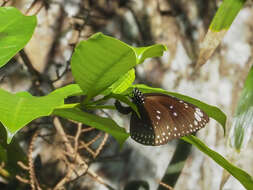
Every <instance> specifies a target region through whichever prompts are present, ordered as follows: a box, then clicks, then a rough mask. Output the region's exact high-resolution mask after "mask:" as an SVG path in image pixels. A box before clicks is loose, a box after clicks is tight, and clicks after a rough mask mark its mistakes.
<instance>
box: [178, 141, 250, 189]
mask: <svg viewBox="0 0 253 190" xmlns="http://www.w3.org/2000/svg"><path fill="white" fill-rule="evenodd" d="M181 139H183V140H184V141H186V142H188V143H191V144H192V145H194V146H195V147H197V148H198V149H199V150H200V151H202V152H203V153H205V154H206V155H208V156H209V157H210V158H212V159H213V160H214V161H215V162H216V163H217V164H219V165H220V166H221V167H223V168H224V169H225V170H227V171H228V172H229V173H230V174H231V175H232V176H234V177H235V178H236V179H237V180H239V181H240V182H241V184H242V185H243V186H244V187H245V188H246V189H248V190H250V189H253V178H252V176H250V175H249V174H248V173H247V172H245V171H243V170H242V169H240V168H238V167H236V166H234V165H233V164H232V163H230V162H229V161H228V160H226V159H225V158H224V157H223V156H221V155H220V154H219V153H217V152H215V151H213V150H212V149H210V148H208V147H207V146H206V145H205V144H204V143H203V142H201V141H200V140H199V139H198V138H197V137H195V136H186V137H182V138H181Z"/></svg>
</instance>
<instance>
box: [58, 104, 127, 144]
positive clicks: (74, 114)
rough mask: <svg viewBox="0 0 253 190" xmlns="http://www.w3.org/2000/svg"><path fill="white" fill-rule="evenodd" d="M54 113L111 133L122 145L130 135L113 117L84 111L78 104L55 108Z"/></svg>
mask: <svg viewBox="0 0 253 190" xmlns="http://www.w3.org/2000/svg"><path fill="white" fill-rule="evenodd" d="M64 107H65V106H64ZM53 114H54V115H58V116H61V117H63V118H66V119H71V120H74V121H78V122H81V123H83V124H86V125H89V126H91V127H94V128H97V129H99V130H102V131H105V132H107V133H109V134H111V135H112V136H113V137H114V138H115V139H116V140H117V141H118V142H119V144H120V146H122V144H123V143H124V142H125V140H126V139H127V138H128V137H129V134H128V133H127V132H126V130H125V129H124V128H122V127H120V126H118V124H117V123H116V122H115V121H113V120H112V119H109V118H104V117H100V116H97V115H94V114H90V113H87V112H84V111H82V110H80V109H79V108H78V106H70V107H68V108H67V107H65V108H59V109H56V110H54V112H53Z"/></svg>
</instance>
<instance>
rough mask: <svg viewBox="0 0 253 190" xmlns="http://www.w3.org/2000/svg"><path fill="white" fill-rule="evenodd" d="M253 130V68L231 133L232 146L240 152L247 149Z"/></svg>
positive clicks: (237, 109) (238, 106)
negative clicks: (244, 148)
mask: <svg viewBox="0 0 253 190" xmlns="http://www.w3.org/2000/svg"><path fill="white" fill-rule="evenodd" d="M252 128H253V66H251V69H250V71H249V73H248V76H247V78H246V81H245V84H244V88H243V91H242V94H241V96H240V99H239V102H238V105H237V108H236V114H235V116H234V118H233V123H232V127H231V131H230V136H229V138H230V142H231V145H232V146H233V147H234V148H235V149H236V150H237V151H240V150H241V148H243V147H245V146H246V144H247V142H248V141H249V139H250V137H251V131H252Z"/></svg>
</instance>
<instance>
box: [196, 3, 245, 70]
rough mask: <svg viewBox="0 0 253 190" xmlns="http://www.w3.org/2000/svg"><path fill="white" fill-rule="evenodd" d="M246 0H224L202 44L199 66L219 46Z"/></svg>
mask: <svg viewBox="0 0 253 190" xmlns="http://www.w3.org/2000/svg"><path fill="white" fill-rule="evenodd" d="M245 1H246V0H224V1H223V2H222V4H221V6H220V7H219V9H218V11H217V12H216V14H215V16H214V18H213V20H212V23H211V24H210V26H209V30H208V32H207V34H206V36H205V38H204V40H203V42H202V44H201V48H200V53H199V58H198V61H197V67H200V66H201V65H203V64H205V63H206V61H207V60H208V59H209V58H210V57H211V55H212V54H213V52H214V50H215V49H216V48H217V47H218V45H219V44H220V42H221V40H222V39H223V37H224V35H225V34H226V32H227V30H228V29H229V27H230V26H231V24H232V22H233V21H234V19H235V17H236V16H237V14H238V13H239V11H240V10H241V8H242V7H243V5H244V3H245Z"/></svg>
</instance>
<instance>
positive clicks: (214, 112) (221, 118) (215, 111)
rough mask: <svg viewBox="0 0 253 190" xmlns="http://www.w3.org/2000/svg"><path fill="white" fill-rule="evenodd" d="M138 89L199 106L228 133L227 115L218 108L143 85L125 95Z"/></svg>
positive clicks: (129, 90) (130, 89)
mask: <svg viewBox="0 0 253 190" xmlns="http://www.w3.org/2000/svg"><path fill="white" fill-rule="evenodd" d="M135 87H136V88H138V89H140V90H141V92H143V93H153V92H159V93H163V94H167V95H171V96H175V97H177V98H179V99H182V100H184V101H186V102H189V103H191V104H193V105H196V106H198V107H199V108H200V109H201V110H203V111H204V112H205V113H206V114H207V115H208V116H209V117H211V118H213V119H215V120H216V121H218V122H219V123H220V124H221V125H222V127H223V130H224V133H225V131H226V115H225V114H224V113H223V112H222V111H221V110H220V109H219V108H217V107H215V106H211V105H208V104H206V103H204V102H201V101H199V100H197V99H194V98H191V97H189V96H185V95H182V94H178V93H175V92H168V91H166V90H163V89H161V88H152V87H149V86H146V85H143V84H138V85H133V86H132V87H131V88H129V89H128V90H127V91H126V92H125V93H131V92H132V90H133V88H135Z"/></svg>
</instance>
